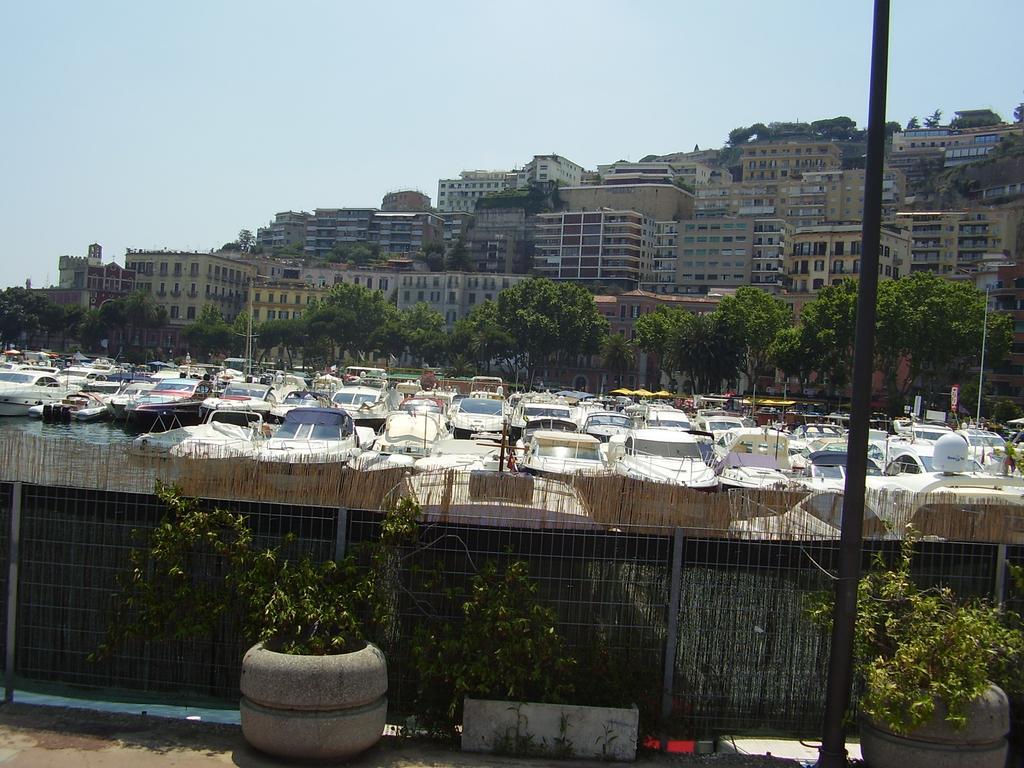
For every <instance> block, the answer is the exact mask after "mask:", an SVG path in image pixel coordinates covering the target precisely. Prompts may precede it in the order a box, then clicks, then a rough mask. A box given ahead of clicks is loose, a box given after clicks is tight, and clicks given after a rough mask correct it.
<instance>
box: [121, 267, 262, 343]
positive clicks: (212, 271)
mask: <svg viewBox="0 0 1024 768" xmlns="http://www.w3.org/2000/svg"><path fill="white" fill-rule="evenodd" d="M238 256H239V254H237V253H233V252H229V251H221V252H216V253H214V252H210V253H199V252H196V251H148V250H143V249H131V248H129V249H128V250H127V251H126V252H125V264H126V266H127V268H128V269H129V270H133V271H134V272H135V274H136V279H135V281H136V287H137V288H138V289H139V290H144V291H147V292H149V293H151V294H152V295H153V298H154V299H155V301H156V303H157V304H159V305H160V306H162V307H164V308H165V309H166V310H167V317H168V323H169V324H170V325H171V326H183V325H188V324H189V323H191V322H192V321H193V320H195V319H196V318H197V317H198V316H199V313H200V312H201V311H202V309H203V307H205V306H206V305H207V304H212V305H214V306H215V307H217V309H219V310H220V313H221V315H222V316H223V317H224V319H225V320H227V321H228V322H231V321H232V320H234V318H235V316H236V315H237V314H238V313H239V312H240V311H242V310H243V309H244V308H245V306H246V302H247V300H248V294H247V289H248V286H249V283H250V281H251V280H252V279H253V278H254V277H255V275H256V265H255V264H253V263H252V262H248V261H243V260H241V259H239V258H238Z"/></svg>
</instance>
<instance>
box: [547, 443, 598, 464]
mask: <svg viewBox="0 0 1024 768" xmlns="http://www.w3.org/2000/svg"><path fill="white" fill-rule="evenodd" d="M537 455H538V456H541V457H543V458H546V459H578V460H580V461H601V453H600V450H599V449H598V447H597V446H596V445H592V444H590V443H571V444H563V443H548V442H542V443H541V444H540V445H538V446H537Z"/></svg>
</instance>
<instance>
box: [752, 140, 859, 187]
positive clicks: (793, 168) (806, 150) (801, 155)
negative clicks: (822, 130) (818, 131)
mask: <svg viewBox="0 0 1024 768" xmlns="http://www.w3.org/2000/svg"><path fill="white" fill-rule="evenodd" d="M740 165H741V166H742V168H743V181H766V180H767V181H771V180H776V179H786V178H790V177H792V176H794V175H799V174H803V173H808V172H812V171H833V170H835V171H838V170H840V169H841V168H842V167H843V154H842V151H841V150H840V149H839V147H838V145H836V144H832V143H831V142H826V141H764V142H761V141H757V142H753V143H752V144H745V145H744V146H743V149H742V150H741V152H740Z"/></svg>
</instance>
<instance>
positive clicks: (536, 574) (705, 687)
mask: <svg viewBox="0 0 1024 768" xmlns="http://www.w3.org/2000/svg"><path fill="white" fill-rule="evenodd" d="M428 485H429V484H428ZM529 486H530V487H529V491H530V493H529V494H527V490H526V489H525V485H524V486H523V487H517V488H513V487H505V488H502V489H501V490H500V494H502V495H504V496H505V497H507V499H506V501H505V502H504V503H501V504H499V503H494V504H491V505H485V507H481V506H479V505H477V506H465V507H460V505H459V504H458V500H459V498H460V496H459V493H460V491H459V490H458V489H456V488H454V487H449V486H447V485H446V484H445V483H444V482H442V481H441V480H439V479H437V478H435V482H434V484H433V487H434V488H435V491H434V492H436V493H437V494H440V497H443V498H445V499H447V500H448V505H447V507H445V508H444V509H443V510H442V509H441V507H440V506H439V505H436V504H434V503H433V502H431V498H433V497H431V496H430V495H429V494H424V495H423V499H424V500H425V501H426V502H427V504H426V506H425V508H424V512H425V514H424V522H423V523H422V525H421V528H420V531H419V541H418V543H417V544H415V545H410V546H408V547H406V548H405V549H403V550H402V551H401V552H400V553H399V554H398V555H397V556H396V559H395V561H394V564H393V565H394V567H393V572H392V573H390V574H389V575H388V578H389V579H391V582H392V583H393V585H394V601H393V615H394V619H395V620H394V622H393V624H392V625H391V626H390V628H389V632H388V634H387V635H386V636H385V637H382V638H381V643H382V645H383V646H384V650H385V652H386V655H387V658H388V667H389V675H390V692H389V698H390V717H391V718H392V720H394V721H396V722H402V721H403V720H404V719H405V718H406V717H409V716H415V715H416V712H417V706H418V701H417V696H418V690H417V674H416V670H415V668H414V665H413V664H412V660H411V654H410V646H411V642H412V639H413V638H414V636H415V633H416V631H417V627H420V626H437V625H438V624H447V625H449V626H452V627H456V628H457V627H458V626H459V625H460V622H461V621H462V610H461V606H462V601H463V600H464V599H465V596H466V594H467V592H468V591H469V589H470V583H471V580H472V578H473V576H474V575H476V574H477V573H479V572H480V571H481V569H482V568H483V566H484V564H485V563H488V562H494V563H497V564H499V565H507V564H509V563H511V562H514V561H522V562H525V563H526V564H527V567H528V570H529V574H530V576H531V578H532V579H533V580H534V582H535V583H536V584H537V585H538V594H539V596H540V598H541V600H542V602H543V603H544V604H546V605H548V606H550V607H551V608H553V609H554V610H555V612H556V615H557V619H558V628H559V631H560V632H561V634H562V635H563V636H564V638H565V640H566V644H567V646H568V648H569V650H570V651H571V652H572V653H573V654H574V655H575V656H577V657H578V659H580V660H581V663H583V664H586V663H589V661H591V660H592V659H593V658H594V657H595V654H597V653H601V654H603V656H602V657H603V658H604V660H605V663H606V666H605V667H604V668H603V670H602V674H605V675H608V676H609V677H608V680H609V681H610V682H609V683H608V684H610V685H617V686H623V687H624V688H626V689H627V690H628V694H629V695H630V696H631V697H633V698H634V699H635V700H636V703H638V704H639V705H640V706H641V707H642V708H643V709H644V710H646V711H647V712H648V713H658V712H659V711H660V704H661V701H662V698H663V695H664V694H665V693H667V694H668V698H669V701H670V717H669V720H668V723H667V728H668V729H669V731H670V732H672V733H675V734H678V735H681V736H682V735H685V736H691V737H692V736H702V735H710V734H715V733H723V732H738V731H744V730H750V729H766V728H768V729H772V730H774V731H779V732H783V733H788V734H792V735H801V736H807V735H814V734H817V733H818V730H819V727H820V717H821V712H822V707H823V691H824V680H825V674H826V667H827V660H828V638H827V636H826V635H825V634H824V633H823V632H822V631H821V630H820V629H819V628H817V627H815V626H813V625H812V624H811V623H810V622H809V621H808V620H807V618H806V616H805V613H804V610H805V601H806V599H807V596H808V595H810V594H812V593H816V592H820V591H822V590H827V589H830V587H831V581H832V576H831V574H833V573H835V570H836V563H837V551H838V543H837V542H836V541H834V540H831V539H827V540H811V539H804V540H782V539H779V540H752V539H747V538H743V539H737V538H734V539H730V538H726V537H722V536H721V535H706V534H702V533H701V532H699V531H696V530H689V529H684V528H679V529H678V531H679V533H678V534H677V533H676V529H669V528H668V527H666V526H665V525H664V524H659V525H655V526H635V527H633V526H628V525H624V524H621V523H620V524H617V525H613V526H609V525H603V526H602V525H597V524H594V523H593V522H592V521H591V522H588V523H585V521H581V520H580V519H577V518H574V517H570V518H569V520H568V522H566V521H565V520H564V519H560V518H557V517H545V516H543V515H539V514H537V512H536V510H535V509H534V508H533V507H531V506H530V505H531V504H533V503H534V501H535V494H536V493H537V492H542V493H547V492H548V491H550V492H551V493H554V492H555V490H553V489H548V490H547V491H546V490H545V488H547V486H546V484H545V483H544V482H543V481H536V480H535V481H533V482H531V483H530V484H529ZM446 489H447V490H446ZM399 490H401V489H399ZM420 490H421V491H422V490H423V489H422V488H421V489H420ZM463 490H464V492H465V493H466V494H469V489H468V488H466V489H463ZM396 492H397V491H396ZM483 493H484V491H483V489H481V488H475V489H473V494H470V495H467V496H466V499H469V498H470V497H471V495H475V496H476V497H478V498H479V497H480V496H481V495H482V494H483ZM11 498H12V486H11V485H9V484H8V485H3V486H0V514H2V515H3V518H4V520H3V527H2V530H0V537H2V538H3V539H4V543H5V544H6V539H7V535H8V531H9V530H10V527H11V526H10V520H11V518H10V515H11V514H12V512H13V511H12V510H11ZM202 503H204V504H211V505H212V504H216V505H217V506H219V507H221V508H226V509H230V510H231V511H234V512H237V513H241V514H244V515H246V516H247V518H248V519H249V522H250V525H251V527H252V529H253V530H254V532H255V534H256V539H257V543H258V544H260V545H261V546H271V545H273V544H275V543H277V542H278V541H280V539H281V537H282V536H284V535H285V534H293V535H294V536H295V539H296V542H297V546H298V548H299V550H300V551H302V552H308V553H309V554H311V555H312V556H314V557H315V558H317V559H329V558H332V557H337V556H339V555H340V554H341V553H342V552H344V551H349V552H356V553H358V552H359V545H360V544H363V543H366V542H371V541H374V540H376V538H377V536H378V534H379V529H380V523H381V513H380V512H379V511H378V510H375V509H370V510H346V509H339V508H338V507H333V506H318V505H296V504H282V503H279V502H254V501H248V500H244V499H238V498H231V499H224V498H221V499H212V500H205V501H203V502H202ZM20 506H21V508H20V516H21V517H20V520H21V541H20V561H19V566H20V578H19V590H18V605H17V608H18V610H17V622H18V623H17V646H16V671H17V674H18V676H19V679H20V680H21V682H22V684H25V685H40V684H46V685H51V686H53V685H56V686H59V687H61V688H62V689H63V690H71V689H84V690H89V691H90V692H91V693H90V695H97V696H122V697H123V696H125V695H141V694H148V695H150V696H156V697H159V698H160V700H162V701H165V702H167V703H179V704H209V703H211V702H214V703H219V704H222V705H225V706H232V705H234V704H235V703H236V702H237V699H238V675H239V661H240V659H241V656H242V654H243V653H244V650H245V648H246V646H247V645H248V639H246V638H242V637H239V636H236V635H233V634H231V633H230V632H229V631H228V629H227V628H228V627H229V626H230V622H228V621H227V620H225V623H224V626H223V627H221V628H220V629H215V630H214V631H213V632H211V633H210V635H209V636H208V637H205V638H204V639H203V640H202V641H190V642H185V641H172V642H165V643H142V642H134V643H130V644H129V645H128V646H126V647H124V648H123V649H121V650H120V651H119V652H118V653H117V654H116V655H114V656H111V657H109V658H105V659H101V660H95V659H93V658H91V654H92V653H93V652H94V651H95V650H96V649H97V647H99V645H100V644H101V643H102V642H103V640H104V638H105V634H106V630H107V626H108V621H109V617H110V614H111V607H112V601H113V600H116V599H117V598H116V595H117V586H118V578H119V575H120V574H123V573H125V571H126V569H127V567H128V563H129V557H128V556H129V552H130V551H131V549H132V547H133V546H138V545H139V544H140V543H141V540H142V538H141V537H144V536H145V534H146V533H147V532H149V531H151V530H152V529H153V528H154V527H155V526H156V525H157V524H158V523H159V521H160V520H161V517H162V516H163V514H164V511H165V510H164V508H163V506H162V504H161V503H160V501H159V500H158V499H157V498H156V497H155V496H153V495H152V494H130V493H118V492H109V491H98V490H95V489H76V488H69V487H54V486H40V485H27V484H26V485H22V486H21V505H20ZM339 523H340V525H339ZM584 523H585V524H584ZM674 536H680V537H681V541H682V548H681V552H680V555H681V556H680V557H678V558H676V557H675V556H674V549H673V542H674ZM899 545H900V543H899V541H895V540H890V541H884V540H875V541H868V542H866V545H865V551H864V565H865V567H867V566H868V565H870V561H871V558H872V557H873V555H874V553H875V552H876V551H880V552H882V553H883V554H884V555H886V556H888V557H893V556H895V554H896V553H897V551H898V548H899ZM5 552H6V547H5ZM1004 560H1005V562H1008V563H1016V564H1024V547H1020V546H1009V547H1006V546H1003V547H1001V546H1000V545H999V544H989V543H958V542H943V541H926V542H920V543H918V545H917V556H916V558H915V561H914V573H915V576H916V577H917V578H918V579H919V580H920V581H921V582H922V583H925V584H943V585H948V586H951V587H952V588H953V589H955V590H956V591H957V593H958V594H962V595H965V596H983V597H996V598H998V597H999V595H997V589H998V588H999V584H1000V577H999V572H1000V569H1001V568H1003V567H1004ZM5 578H6V569H0V579H5ZM673 579H676V581H677V584H678V590H677V594H678V603H677V604H674V603H673V601H672V597H673V590H672V583H673ZM5 586H6V584H5ZM1004 591H1005V596H1006V597H1007V605H1008V606H1009V607H1013V608H1017V609H1018V610H1019V609H1020V608H1021V607H1024V606H1022V597H1021V596H1020V595H1019V594H1018V593H1017V592H1016V591H1014V590H1011V589H1010V588H1009V587H1008V586H1006V585H1005V582H1004ZM3 594H4V595H5V599H6V595H7V594H8V592H7V590H6V589H4V591H3ZM226 619H227V617H226ZM673 630H674V631H675V635H674V636H672V635H671V633H672V631H673ZM670 636H672V637H674V640H675V646H674V647H675V652H674V654H673V658H672V659H671V660H670V663H669V664H668V665H667V666H668V669H667V670H666V654H668V653H670V652H671V649H672V647H673V644H672V643H671V642H669V641H670ZM666 671H667V672H668V674H667V675H666ZM599 682H600V681H599ZM666 682H667V684H668V686H669V688H668V690H667V691H666V690H665V689H664V687H663V686H664V685H665V684H666ZM97 689H100V690H101V692H100V693H97Z"/></svg>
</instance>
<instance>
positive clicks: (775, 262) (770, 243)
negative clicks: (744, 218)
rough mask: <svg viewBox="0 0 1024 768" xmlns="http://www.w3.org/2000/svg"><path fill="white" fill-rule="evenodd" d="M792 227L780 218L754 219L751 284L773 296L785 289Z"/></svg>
mask: <svg viewBox="0 0 1024 768" xmlns="http://www.w3.org/2000/svg"><path fill="white" fill-rule="evenodd" d="M792 234H793V227H792V226H791V225H790V224H789V223H788V222H787V221H786V220H785V219H780V218H767V219H754V222H753V234H752V236H751V237H752V240H751V252H750V284H751V285H754V286H756V287H758V288H761V289H763V290H765V291H768V292H769V293H772V294H776V295H777V294H779V293H780V292H781V291H782V288H783V279H782V278H783V275H784V274H785V270H786V245H787V243H788V242H789V240H790V238H791V237H792Z"/></svg>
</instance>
